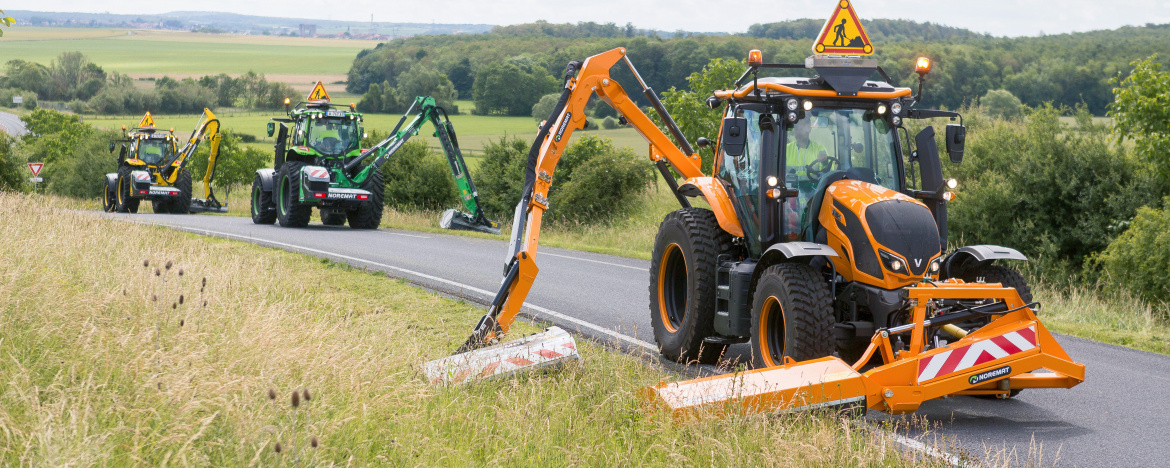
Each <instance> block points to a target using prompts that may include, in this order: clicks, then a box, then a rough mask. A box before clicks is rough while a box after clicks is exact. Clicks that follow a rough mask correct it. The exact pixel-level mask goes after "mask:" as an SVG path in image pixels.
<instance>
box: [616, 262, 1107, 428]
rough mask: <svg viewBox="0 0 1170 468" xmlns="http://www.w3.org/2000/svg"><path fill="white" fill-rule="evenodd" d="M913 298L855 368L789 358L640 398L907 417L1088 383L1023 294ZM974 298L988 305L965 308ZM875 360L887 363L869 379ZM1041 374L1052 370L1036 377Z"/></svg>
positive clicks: (683, 409) (962, 292)
mask: <svg viewBox="0 0 1170 468" xmlns="http://www.w3.org/2000/svg"><path fill="white" fill-rule="evenodd" d="M908 293H909V298H910V300H911V301H913V303H914V304H915V306H914V322H913V323H910V324H907V325H903V326H899V327H893V328H888V329H882V330H879V331H878V332H877V333H876V334H874V336H873V339H872V340H871V343H870V346H869V348H868V349H867V350H866V352H865V354H864V355H863V356H862V358H861V359H860V360H859V361H858V362H857V363H855V364H853V365H852V366H850V365H849V364H846V363H845V362H844V361H842V360H840V359H838V358H836V357H825V358H820V359H814V360H811V361H804V362H792V361H791V360H789V361H787V362H785V363H784V364H783V365H779V366H773V367H768V368H764V369H757V370H753V371H749V372H742V373H735V374H726V375H719V376H714V377H706V378H701V379H695V380H689V381H685V382H677V383H664V384H660V385H657V386H654V387H648V388H644V389H642V390H640V391H639V392H638V394H639V397H640V398H641V399H642V400H643V401H644V402H645V403H647V404H648V405H649V406H650V407H656V408H662V409H665V410H667V411H669V412H670V413H671V414H672V415H673V416H674V417H675V418H676V419H688V418H692V417H696V416H701V415H713V416H723V415H726V414H751V413H765V412H784V411H797V410H804V409H812V408H821V407H832V406H842V405H859V406H864V407H865V408H867V409H872V410H878V411H883V412H886V413H891V414H901V413H909V412H913V411H916V410H917V409H918V407H919V406H920V405H921V404H922V402H924V401H927V400H931V399H934V398H939V397H944V396H950V395H990V396H999V397H1003V398H1006V397H1008V396H1010V395H1012V394H1013V392H1015V391H1018V390H1021V389H1026V388H1071V387H1073V386H1075V385H1077V384H1079V383H1081V382H1083V381H1084V380H1085V366H1084V365H1083V364H1079V363H1076V362H1074V361H1073V360H1072V359H1071V358H1070V357H1069V356H1068V354H1066V353H1065V352H1064V350H1063V349H1061V347H1060V345H1059V344H1058V343H1057V342H1056V339H1055V338H1053V337H1052V335H1051V334H1050V333H1049V332H1048V330H1047V329H1046V328H1044V325H1042V324H1041V323H1040V321H1039V319H1037V318H1036V314H1035V312H1034V310H1033V309H1032V308H1033V307H1036V304H1035V303H1032V304H1024V303H1023V300H1022V299H1020V296H1019V294H1018V293H1017V292H1016V290H1015V289H1012V288H1006V287H1002V286H1000V285H998V284H968V283H963V282H961V281H959V280H950V281H946V282H940V283H930V284H928V283H922V284H919V285H917V286H914V287H911V288H908ZM972 300H981V301H985V302H987V304H984V305H971V303H969V302H964V301H972ZM928 316H929V318H928ZM981 316H982V317H990V318H991V321H990V323H988V324H987V325H984V326H983V327H981V328H979V329H977V330H975V331H974V332H971V333H969V334H966V335H965V336H963V337H962V338H961V339H959V340H958V341H956V342H954V343H949V344H948V343H945V342H937V341H936V342H934V343H931V342H930V341H929V340H927V339H926V337H927V336H937V335H934V333H933V332H934V331H935V330H939V329H943V328H945V327H947V326H948V325H950V324H953V323H958V322H966V321H970V320H972V319H974V318H977V317H981ZM960 334H961V333H960ZM899 335H901V336H905V335H909V341H910V345H909V346H908V347H906V348H905V349H896V348H897V347H895V346H893V345H892V344H891V340H892V339H894V338H895V337H897V336H899ZM897 342H898V343H901V342H902V341H901V340H900V339H899V340H898V341H897ZM871 359H880V360H881V362H882V364H881V365H878V366H876V367H873V368H872V369H869V370H867V371H864V372H862V369H864V367H865V366H866V365H867V364H868V363H870V361H871ZM1041 369H1044V370H1045V371H1044V372H1037V371H1039V370H1041Z"/></svg>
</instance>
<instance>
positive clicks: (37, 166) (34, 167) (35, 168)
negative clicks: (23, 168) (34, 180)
mask: <svg viewBox="0 0 1170 468" xmlns="http://www.w3.org/2000/svg"><path fill="white" fill-rule="evenodd" d="M42 167H45V163H28V169H29V170H30V171H32V173H33V177H39V176H40V175H41V168H42Z"/></svg>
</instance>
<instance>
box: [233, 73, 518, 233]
mask: <svg viewBox="0 0 1170 468" xmlns="http://www.w3.org/2000/svg"><path fill="white" fill-rule="evenodd" d="M317 86H318V89H315V90H314V91H313V93H312V95H311V96H310V98H311V99H312V98H315V97H322V98H323V99H315V100H311V101H307V102H300V103H298V104H297V105H296V106H295V107H293V108H292V109H291V110H290V111H289V112H288V117H287V118H274V119H272V120H274V122H269V123H268V136H270V137H271V136H273V135H276V160H275V164H274V166H275V167H273V168H272V169H268V168H264V169H260V170H257V171H256V178H255V179H254V180H253V181H252V222H254V223H256V224H272V223H275V222H278V221H279V222H280V225H281V226H285V227H303V226H306V225H308V224H309V218H310V217H311V216H312V209H313V207H314V206H315V207H317V209H318V210H320V212H321V223H322V224H324V225H326V226H340V225H343V224H345V222H346V221H349V226H350V227H351V228H354V229H376V228H377V227H378V225H379V224H380V223H381V221H382V208H383V191H384V190H385V183H384V182H383V180H382V171H381V168H382V165H383V164H385V163H386V161H387V160H389V158H390V156H391V155H393V154H394V153H395V152H396V151H398V149H399V148H401V147H402V145H403V144H404V143H406V141H407V140H408V139H410V137H411V136H414V135H417V134H418V131H419V129H420V128H421V127H422V126H423V124H425V123H426V122H428V121H429V122H431V123H432V124H433V125H434V126H435V136H436V137H438V138H439V140H440V141H441V142H442V145H443V150H444V152H445V153H446V155H447V160H448V162H449V163H450V166H451V172H452V174H453V175H454V177H455V180H456V184H457V185H458V186H459V190H460V192H461V198H462V200H463V204H464V207H466V208H467V209H468V211H470V214H468V213H462V212H459V211H458V210H448V212H447V213H444V215H443V221H442V223H441V225H443V227H444V228H453V229H470V230H476V231H481V232H488V233H493V234H499V232H500V231H499V224H498V223H496V222H493V221H491V220H489V219H488V218H487V216H486V215H485V214H484V213H483V210H482V209H481V208H480V207H479V199H478V195H477V193H476V191H475V185H474V184H473V183H472V182H471V179H470V177H469V176H468V172H467V165H466V163H465V162H464V161H463V155H462V153H461V152H460V151H459V144H458V142H457V140H456V139H455V130H454V127H453V126H452V125H451V121H450V119H448V118H447V114H446V111H444V110H443V108H441V107H439V106H438V105H436V104H435V100H434V99H433V98H431V97H418V98H416V99H415V102H414V104H412V105H411V107H410V109H409V110H407V112H406V114H405V115H403V116H402V118H401V119H399V121H398V124H397V125H396V126H395V127H394V130H393V131H391V132H390V136H389V137H388V138H386V139H385V140H383V141H382V142H380V143H378V144H377V145H375V146H374V147H372V148H369V149H365V150H363V149H361V140H362V137H363V135H364V132H363V130H362V114H360V113H358V112H356V111H355V110H354V107H353V105H352V104H351V105H349V106H344V107H343V106H335V105H333V104H331V103H330V102H329V100H328V95H327V94H325V93H324V88H323V87H321V84H320V83H318V85H317ZM286 104H287V103H286ZM411 116H413V119H412V120H411V121H410V123H409V124H408V125H406V126H405V127H403V124H404V123H406V120H407V118H408V117H411ZM289 124H291V128H290V125H289ZM371 157H372V159H371Z"/></svg>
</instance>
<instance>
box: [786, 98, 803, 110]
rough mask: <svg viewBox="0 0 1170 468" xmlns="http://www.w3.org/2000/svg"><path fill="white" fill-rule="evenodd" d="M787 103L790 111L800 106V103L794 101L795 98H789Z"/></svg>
mask: <svg viewBox="0 0 1170 468" xmlns="http://www.w3.org/2000/svg"><path fill="white" fill-rule="evenodd" d="M787 105H788V110H790V111H795V110H796V108H797V107H800V103H798V102H796V99H789V100H788V103H787Z"/></svg>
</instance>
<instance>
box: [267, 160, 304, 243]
mask: <svg viewBox="0 0 1170 468" xmlns="http://www.w3.org/2000/svg"><path fill="white" fill-rule="evenodd" d="M304 165H305V163H302V162H299V161H285V163H284V164H281V166H280V172H278V173H277V179H276V180H277V182H276V190H274V192H276V198H277V200H276V208H277V213H276V219H277V221H280V225H281V226H284V227H305V226H308V225H309V218H310V217H311V216H312V215H313V207H312V206H311V205H302V204H300V200H299V199H300V196H299V194H300V192H301V167H303V166H304Z"/></svg>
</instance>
